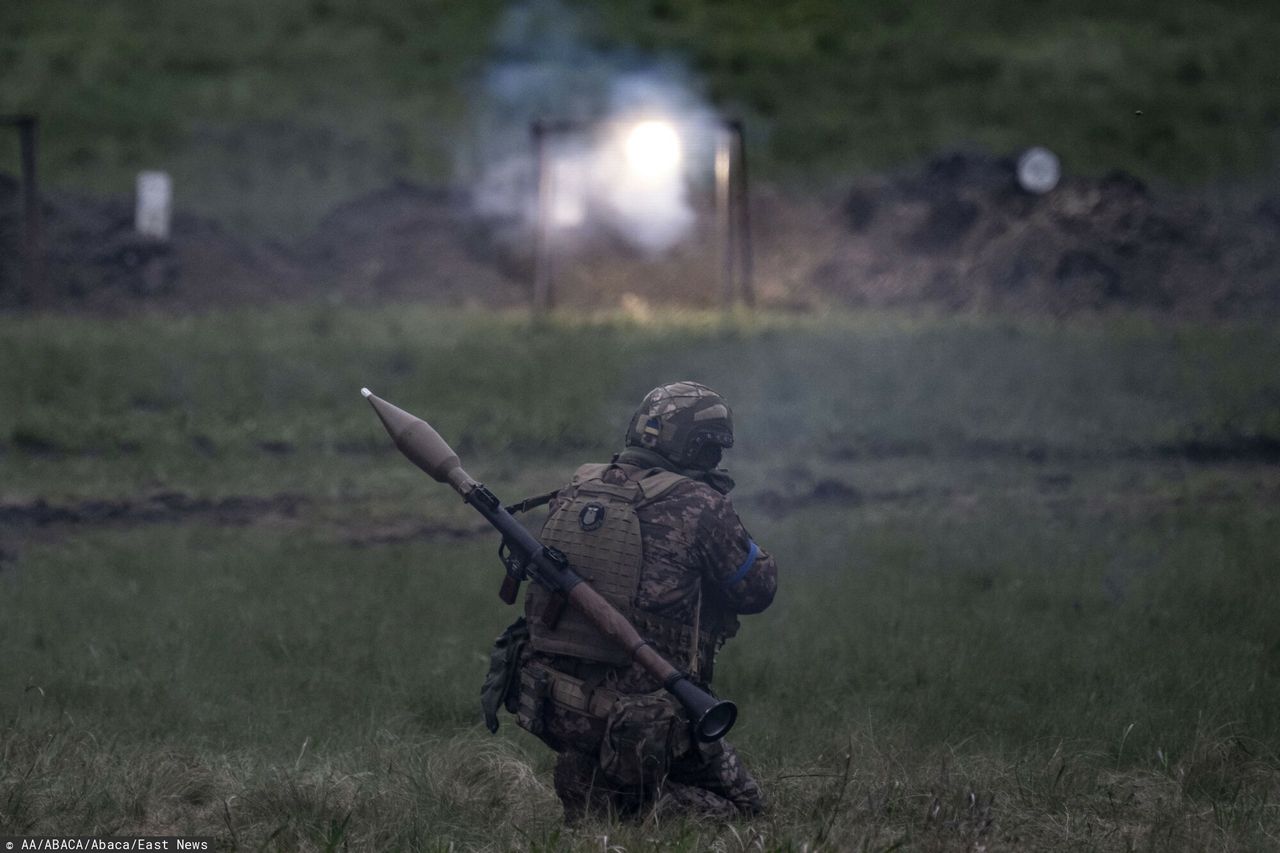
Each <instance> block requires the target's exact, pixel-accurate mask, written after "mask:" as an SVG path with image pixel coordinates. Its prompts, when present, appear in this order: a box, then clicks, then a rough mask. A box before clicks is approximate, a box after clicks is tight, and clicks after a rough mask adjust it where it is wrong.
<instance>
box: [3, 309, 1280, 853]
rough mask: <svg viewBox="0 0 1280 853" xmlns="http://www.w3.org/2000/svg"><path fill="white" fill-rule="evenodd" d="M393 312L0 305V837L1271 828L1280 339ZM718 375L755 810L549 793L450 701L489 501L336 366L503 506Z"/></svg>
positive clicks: (1125, 835)
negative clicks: (447, 451) (575, 817)
mask: <svg viewBox="0 0 1280 853" xmlns="http://www.w3.org/2000/svg"><path fill="white" fill-rule="evenodd" d="M1278 332H1280V330H1278V329H1277V328H1276V327H1275V326H1274V325H1253V324H1237V325H1231V326H1217V327H1200V326H1189V325H1168V324H1159V323H1154V322H1151V321H1147V320H1141V319H1134V318H1114V319H1110V320H1095V321H1094V322H1092V323H1090V324H1070V323H1068V324H1055V323H1048V322H1044V323H1037V322H1033V321H1025V320H1019V321H1005V320H1001V319H998V318H988V319H970V318H956V317H952V318H947V319H934V318H931V317H929V316H910V315H902V314H866V315H858V316H844V315H831V316H826V317H806V318H799V317H784V316H765V317H755V318H751V317H738V318H734V319H730V320H723V319H720V318H718V317H715V316H711V315H692V314H683V315H671V316H660V317H659V318H658V319H656V320H652V321H646V322H640V321H638V320H635V319H631V318H628V317H626V316H618V315H614V316H602V317H594V318H590V317H570V316H561V317H557V318H554V319H552V320H549V321H546V322H544V323H540V324H536V325H532V324H530V323H529V322H528V321H527V320H525V319H523V318H521V317H519V316H515V315H493V314H482V313H467V312H456V311H444V310H441V309H438V308H433V307H422V306H407V307H395V308H385V309H378V310H355V309H335V308H328V307H314V308H313V307H291V308H276V309H272V310H270V311H266V312H252V313H250V312H244V313H232V314H213V315H208V316H204V317H186V318H163V317H139V318H133V319H127V320H111V321H106V320H92V319H72V318H65V317H63V318H52V317H32V318H20V319H19V318H12V317H11V318H0V363H3V364H5V365H6V367H7V368H8V369H6V370H5V371H3V372H0V649H2V650H3V654H0V721H2V722H0V834H5V833H23V834H42V833H55V832H68V833H113V832H115V833H128V832H151V833H160V832H162V831H166V832H167V831H175V832H186V833H191V834H211V835H215V836H217V837H218V838H219V839H220V841H221V842H222V843H223V845H224V846H225V847H227V848H233V849H245V850H251V849H252V850H257V849H283V850H289V849H297V848H304V849H353V850H356V849H360V850H362V849H422V850H446V849H470V848H482V849H495V850H499V849H545V850H552V849H578V850H601V849H604V850H616V849H626V850H645V849H658V848H663V849H667V848H671V849H683V850H690V851H694V850H706V849H716V850H752V849H761V850H802V849H867V850H884V849H912V850H917V849H918V850H966V849H985V850H1024V849H1073V850H1153V851H1164V850H1187V851H1192V850H1197V851H1198V850H1210V849H1212V850H1266V849H1274V848H1275V846H1276V845H1277V844H1280V717H1278V716H1277V714H1276V713H1275V710H1276V708H1277V707H1280V627H1278V626H1280V622H1277V620H1276V619H1275V614H1276V613H1277V612H1280V592H1278V591H1277V587H1276V584H1275V582H1274V580H1275V578H1274V574H1275V569H1276V567H1277V566H1278V565H1280V467H1277V461H1280V375H1277V374H1276V371H1275V369H1274V365H1276V364H1280V334H1278ZM686 377H688V378H696V379H699V380H702V381H705V382H707V383H709V384H711V385H713V386H714V387H716V388H718V389H720V390H721V391H722V392H723V393H724V394H725V395H726V396H727V397H728V398H729V399H730V401H731V402H732V403H733V404H734V407H735V412H736V414H737V417H738V423H739V434H740V439H741V440H740V443H739V445H738V446H737V447H736V448H735V449H734V450H733V452H732V454H731V455H730V457H729V460H728V461H729V463H730V465H731V468H732V470H733V471H734V473H735V475H736V476H737V478H738V481H739V486H738V490H737V491H736V492H735V493H734V497H735V501H736V503H737V505H738V508H739V510H740V512H741V514H742V515H743V517H744V520H745V521H746V523H747V525H748V526H749V527H750V528H751V530H752V532H753V534H754V535H755V537H756V538H757V539H758V540H760V541H761V542H763V543H764V544H765V545H766V547H769V548H770V549H771V550H772V551H774V552H775V553H776V555H777V556H778V560H779V563H780V566H781V568H782V578H781V584H780V592H779V596H778V599H777V602H776V604H775V606H774V607H773V608H771V609H770V610H769V611H768V612H766V613H765V614H762V615H760V616H758V617H752V618H749V619H747V620H745V623H744V628H743V631H742V634H741V635H740V636H739V637H738V638H737V639H736V640H735V641H734V642H732V643H731V644H730V645H729V646H728V647H727V649H726V651H725V652H724V654H723V655H722V658H721V666H720V667H719V668H718V685H717V686H718V688H719V689H720V692H721V693H722V694H723V695H726V696H729V697H732V698H733V699H734V700H735V701H737V702H738V703H739V705H740V707H741V709H742V716H741V721H740V723H739V726H738V727H737V728H736V729H735V732H734V737H733V740H734V742H735V743H736V744H737V745H738V746H739V748H740V749H741V751H742V752H743V754H744V755H745V756H746V758H747V760H748V761H749V763H750V764H751V766H752V767H753V768H754V769H755V771H756V772H757V775H758V776H759V777H760V779H761V781H762V783H763V784H764V786H765V787H766V790H767V793H768V795H769V796H770V798H771V801H772V809H771V811H770V812H769V813H768V814H767V815H766V816H765V817H763V818H760V819H758V820H754V821H747V822H742V823H738V824H734V825H730V826H723V827H717V826H709V825H699V824H694V823H687V822H681V821H666V822H660V823H653V822H649V823H646V824H643V825H625V824H613V823H595V824H588V825H586V826H584V827H581V828H579V829H575V830H572V831H570V830H565V829H563V828H562V827H561V826H560V823H559V819H558V817H559V813H558V807H557V805H556V802H555V797H554V794H553V793H552V791H551V788H550V767H551V762H550V756H549V755H548V754H547V753H546V751H545V750H544V749H542V748H541V747H540V745H539V744H538V743H537V742H536V741H534V740H533V739H532V738H530V737H528V736H526V735H525V734H524V733H523V732H521V731H519V730H518V729H517V728H516V727H515V726H514V724H512V723H510V721H508V722H507V723H506V724H505V725H504V727H503V729H502V731H501V733H500V734H499V736H497V737H490V736H489V735H488V734H487V733H486V732H485V731H484V730H483V728H482V725H481V723H480V720H479V713H478V707H477V700H478V691H479V683H480V679H481V676H482V674H483V669H484V667H485V663H486V659H485V654H486V652H487V649H488V645H489V642H490V641H491V639H492V638H493V636H495V635H496V634H497V633H498V632H499V631H500V630H501V629H502V628H503V627H504V626H505V624H506V623H507V622H508V621H509V620H510V618H512V613H511V611H510V610H508V609H506V608H504V607H503V606H502V605H501V603H500V602H499V601H498V600H497V596H496V591H497V585H498V583H499V580H500V575H499V568H498V565H497V561H496V560H495V558H494V550H495V549H496V546H497V543H496V541H494V539H493V538H492V537H491V536H489V535H488V534H487V533H486V531H485V528H484V526H483V522H481V521H480V520H479V519H477V518H475V517H473V516H472V515H471V514H469V512H468V511H467V510H466V508H465V507H463V506H461V505H459V503H458V502H457V501H456V498H454V497H452V496H451V494H450V493H448V491H447V490H446V489H445V488H444V487H442V486H439V485H437V484H435V483H433V482H431V481H430V480H429V479H427V478H426V477H425V476H423V475H422V474H420V473H419V472H417V470H416V469H414V468H413V467H412V466H410V465H409V464H408V463H407V462H406V461H405V460H404V459H403V458H402V457H400V456H399V455H398V454H397V453H396V452H395V451H394V449H392V448H391V447H390V445H389V442H388V441H387V438H386V436H385V433H384V432H383V431H382V428H381V426H380V425H379V424H378V422H377V420H376V418H375V417H374V416H373V414H372V412H370V411H369V409H368V407H367V405H366V404H365V403H364V402H363V401H362V400H361V399H360V397H359V394H358V389H359V388H360V387H361V386H362V385H368V386H370V387H372V388H373V389H374V390H375V391H376V392H378V393H379V394H380V395H382V396H384V397H385V398H387V399H389V400H391V401H393V402H395V403H397V404H399V405H401V406H403V407H405V408H407V409H409V410H411V411H415V412H417V413H420V414H422V415H424V416H426V417H429V418H430V419H431V420H432V421H433V422H434V423H435V424H436V425H437V426H438V427H439V428H440V430H441V432H442V433H443V434H444V435H445V436H446V437H447V438H448V439H450V440H451V441H452V442H453V443H454V445H455V446H456V447H457V448H458V449H459V450H460V451H462V452H463V454H464V463H465V464H466V465H467V468H468V470H470V471H471V473H472V474H474V475H475V476H477V477H479V478H481V479H483V480H484V481H485V482H486V483H487V484H488V485H490V487H492V488H493V489H495V491H497V492H498V494H499V495H500V496H502V497H504V498H507V499H512V500H513V499H516V498H518V497H522V496H524V495H527V494H532V493H535V492H537V491H540V490H544V489H546V488H550V487H552V486H554V485H556V484H557V483H558V482H560V480H562V479H563V478H564V477H565V476H566V474H567V473H568V472H569V471H570V470H571V469H572V467H573V466H574V465H575V464H577V463H578V462H580V461H583V460H585V459H590V458H601V457H603V456H605V455H606V454H607V453H608V452H609V451H610V450H611V449H613V448H614V445H615V443H616V442H617V441H618V439H619V438H620V436H621V432H622V423H623V421H624V420H625V418H626V416H627V414H628V413H629V412H630V411H631V409H632V407H633V406H634V405H635V402H636V400H638V399H639V397H640V396H641V395H642V394H643V393H644V392H645V391H647V390H648V389H649V388H650V387H652V386H653V385H655V384H658V383H659V382H662V381H667V380H670V379H675V378H686Z"/></svg>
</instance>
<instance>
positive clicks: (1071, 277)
mask: <svg viewBox="0 0 1280 853" xmlns="http://www.w3.org/2000/svg"><path fill="white" fill-rule="evenodd" d="M841 215H842V218H843V220H844V225H845V228H846V231H847V238H846V239H844V240H842V241H841V244H840V245H839V246H838V247H837V248H836V249H835V251H834V252H833V254H832V256H831V257H830V258H829V259H828V260H827V261H826V262H825V263H823V264H821V265H820V266H818V267H817V268H815V269H814V273H813V276H812V279H811V281H812V284H813V285H814V287H815V289H816V290H817V291H819V292H821V293H823V294H825V295H826V296H827V297H828V298H833V299H836V300H840V301H849V302H853V303H855V304H897V303H915V302H928V303H936V304H939V305H942V306H944V307H947V308H973V307H976V308H1000V309H1013V310H1033V311H1048V312H1050V313H1054V314H1062V313H1072V312H1076V311H1080V310H1089V311H1094V310H1099V309H1105V308H1109V307H1113V306H1116V307H1123V308H1144V309H1154V310H1157V311H1161V312H1172V313H1177V314H1187V315H1197V316H1223V315H1235V314H1243V313H1247V312H1248V313H1256V312H1263V313H1267V314H1271V315H1274V314H1276V313H1280V291H1278V290H1277V288H1276V286H1275V282H1276V280H1277V278H1278V277H1280V276H1278V273H1280V251H1278V250H1277V246H1276V241H1275V229H1276V225H1277V223H1278V222H1280V204H1268V203H1264V204H1263V205H1262V206H1261V207H1259V208H1258V209H1257V210H1256V211H1254V212H1252V213H1250V212H1247V211H1246V212H1240V211H1236V212H1230V211H1223V210H1212V209H1211V208H1210V207H1209V206H1208V205H1207V204H1206V203H1204V202H1203V201H1201V200H1200V199H1198V198H1196V197H1194V196H1187V195H1180V194H1177V193H1174V192H1171V191H1169V192H1162V193H1156V192H1153V191H1152V190H1150V189H1149V188H1148V187H1147V186H1145V185H1144V184H1143V183H1142V182H1141V181H1139V180H1138V179H1137V178H1135V177H1133V176H1131V175H1127V174H1125V173H1122V172H1114V173H1112V174H1109V175H1107V176H1105V177H1103V178H1101V179H1088V178H1082V177H1068V178H1065V179H1064V180H1063V181H1062V182H1061V183H1060V184H1059V185H1058V186H1057V187H1056V188H1055V189H1053V190H1052V191H1050V192H1049V193H1047V194H1045V195H1043V196H1036V195H1032V194H1030V193H1027V192H1024V191H1023V190H1022V189H1021V188H1019V187H1018V185H1017V182H1016V178H1015V165H1014V162H1013V160H1012V159H1001V158H994V157H986V156H982V155H969V154H949V155H946V156H943V157H939V158H938V159H935V160H933V161H932V162H930V163H929V164H927V166H926V167H925V168H924V169H923V170H921V171H920V172H918V173H912V174H905V175H899V176H896V177H890V178H881V179H874V180H867V181H861V182H859V183H858V184H856V185H855V186H854V187H853V188H852V189H851V190H850V192H849V194H848V196H847V197H846V199H845V202H844V206H843V210H842V211H841Z"/></svg>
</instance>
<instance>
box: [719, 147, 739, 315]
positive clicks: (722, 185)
mask: <svg viewBox="0 0 1280 853" xmlns="http://www.w3.org/2000/svg"><path fill="white" fill-rule="evenodd" d="M732 163H733V136H732V133H731V131H730V130H729V129H728V127H721V128H719V129H718V130H717V132H716V163H715V173H716V239H717V241H718V245H717V248H718V249H719V252H718V254H719V255H720V304H721V306H722V307H723V308H724V309H725V310H726V311H727V310H729V309H730V308H732V307H733V299H734V286H733V266H734V255H735V254H736V253H735V248H736V247H735V246H734V240H733V237H734V224H733V205H732V199H733V184H732V182H731V179H732V168H731V166H732Z"/></svg>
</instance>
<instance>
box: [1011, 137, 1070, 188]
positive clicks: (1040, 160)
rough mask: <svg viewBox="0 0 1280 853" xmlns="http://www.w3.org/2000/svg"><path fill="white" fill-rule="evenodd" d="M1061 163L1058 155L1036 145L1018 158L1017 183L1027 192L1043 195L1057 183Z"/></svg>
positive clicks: (1060, 174)
mask: <svg viewBox="0 0 1280 853" xmlns="http://www.w3.org/2000/svg"><path fill="white" fill-rule="evenodd" d="M1061 178H1062V165H1061V164H1060V163H1059V162H1058V155H1057V154H1054V153H1053V152H1052V151H1050V150H1049V149H1048V148H1043V147H1041V146H1039V145H1037V146H1036V147H1034V148H1028V149H1027V150H1026V151H1024V152H1022V156H1021V157H1019V158H1018V185H1019V186H1021V187H1022V188H1023V189H1024V190H1026V191H1027V192H1029V193H1034V194H1035V195H1044V194H1045V193H1047V192H1049V191H1050V190H1051V189H1053V188H1054V187H1056V186H1057V185H1058V181H1059V180H1060V179H1061Z"/></svg>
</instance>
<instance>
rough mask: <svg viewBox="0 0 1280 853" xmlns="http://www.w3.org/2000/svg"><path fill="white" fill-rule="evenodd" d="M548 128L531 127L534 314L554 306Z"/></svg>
mask: <svg viewBox="0 0 1280 853" xmlns="http://www.w3.org/2000/svg"><path fill="white" fill-rule="evenodd" d="M547 130H548V128H547V126H546V125H545V124H544V123H543V122H542V121H541V120H538V119H535V120H534V121H533V123H532V124H530V125H529V133H530V136H531V137H532V139H533V169H534V186H535V190H534V191H535V192H536V193H537V199H536V204H537V214H536V215H537V221H536V222H535V223H534V244H533V303H532V307H533V313H534V314H542V313H544V312H546V311H548V310H549V309H550V308H551V307H552V306H553V304H554V293H553V289H552V288H553V281H552V275H551V228H552V224H553V223H552V221H551V216H552V210H553V207H552V205H553V203H554V198H553V193H554V192H555V186H554V176H553V175H552V174H551V172H552V169H551V158H550V155H549V153H548V151H547Z"/></svg>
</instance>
